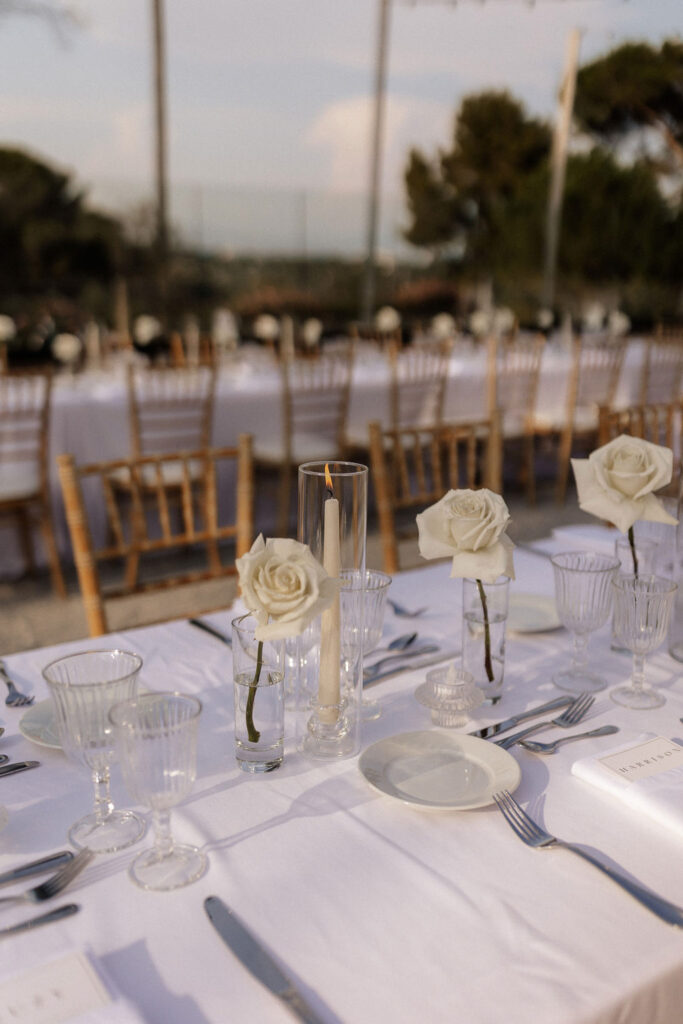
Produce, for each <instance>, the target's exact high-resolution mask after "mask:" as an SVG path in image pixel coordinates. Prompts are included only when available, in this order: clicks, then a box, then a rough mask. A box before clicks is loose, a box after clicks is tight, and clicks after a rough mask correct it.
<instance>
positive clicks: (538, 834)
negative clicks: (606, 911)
mask: <svg viewBox="0 0 683 1024" xmlns="http://www.w3.org/2000/svg"><path fill="white" fill-rule="evenodd" d="M493 799H494V800H495V801H496V804H497V806H498V809H499V810H500V812H501V813H502V815H503V817H504V818H505V820H506V821H507V823H508V825H509V826H510V828H511V829H512V831H513V832H514V833H515V835H516V836H518V837H519V838H520V839H521V840H522V842H523V843H526V844H527V846H532V847H533V848H534V849H536V850H552V849H564V850H571V852H572V853H576V854H577V855H578V856H579V857H582V858H583V859H584V860H587V861H588V863H589V864H592V865H593V866H594V867H596V868H597V869H598V871H602V873H603V874H604V875H607V877H608V878H611V879H612V881H613V882H616V883H617V885H620V886H621V888H622V889H625V890H626V892H628V893H630V894H631V896H633V898H634V899H636V900H638V902H639V903H642V904H643V906H644V907H647V909H648V910H651V911H652V913H653V914H656V915H657V917H660V918H661V919H662V920H663V921H666V923H667V924H672V925H675V927H676V928H683V909H682V908H681V907H677V906H676V904H675V903H669V901H668V900H665V899H664V898H663V897H662V896H657V894H656V893H654V892H650V890H649V889H644V888H643V887H642V886H640V885H638V884H637V883H636V882H632V881H631V879H630V878H626V876H625V875H622V874H620V872H618V871H615V870H614V869H613V868H609V867H607V865H606V864H603V863H601V861H599V860H598V859H597V857H593V855H592V854H590V853H586V851H585V850H582V849H581V847H580V846H575V845H574V844H573V843H565V842H564V840H562V839H557V838H556V837H555V836H553V835H551V834H550V833H549V832H546V831H545V829H542V828H541V827H540V825H537V824H536V822H535V821H534V820H533V818H530V817H529V815H528V814H527V813H526V811H525V810H523V809H522V808H521V807H520V806H519V804H518V803H517V801H516V800H515V799H514V798H513V797H512V796H511V795H510V793H509V792H508V791H507V790H506V789H505V790H502V791H501V792H500V793H494V794H493Z"/></svg>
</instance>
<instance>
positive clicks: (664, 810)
mask: <svg viewBox="0 0 683 1024" xmlns="http://www.w3.org/2000/svg"><path fill="white" fill-rule="evenodd" d="M572 775H575V776H576V777H577V778H579V779H582V780H583V781H584V782H589V783H590V784H591V785H593V786H596V787H597V788H599V789H601V790H602V791H603V792H605V793H607V794H609V795H610V796H613V797H616V799H617V800H619V801H621V802H622V803H624V804H625V805H627V806H628V807H630V808H631V810H633V811H636V812H637V813H639V814H641V815H645V816H647V817H648V818H651V819H652V820H653V821H656V822H658V823H659V824H660V825H663V826H664V827H665V828H668V829H671V830H672V831H673V832H675V833H676V834H677V835H678V836H679V837H680V838H681V839H683V746H681V745H680V744H678V743H675V742H674V741H673V740H671V739H667V738H666V737H664V736H656V735H654V734H652V733H649V734H648V733H646V734H644V735H640V736H634V737H633V739H632V740H631V742H629V743H624V742H623V741H622V743H621V744H619V745H618V746H615V747H612V748H611V749H610V750H607V751H603V752H602V753H601V754H600V755H598V756H595V755H593V756H591V757H585V758H582V759H581V760H579V761H575V762H574V764H573V765H572Z"/></svg>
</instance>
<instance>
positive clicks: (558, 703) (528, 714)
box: [469, 697, 575, 740]
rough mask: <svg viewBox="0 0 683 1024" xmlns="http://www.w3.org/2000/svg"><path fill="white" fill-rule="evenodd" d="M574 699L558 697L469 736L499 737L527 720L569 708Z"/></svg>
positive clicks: (483, 738)
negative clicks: (547, 712)
mask: <svg viewBox="0 0 683 1024" xmlns="http://www.w3.org/2000/svg"><path fill="white" fill-rule="evenodd" d="M574 699H575V698H574V697H556V698H555V700H549V701H548V702H547V703H546V704H539V705H538V706H537V707H535V708H529V710H528V711H520V712H519V714H517V715H513V716H512V717H511V718H506V719H505V721H503V722H496V723H495V725H485V726H484V728H483V729H475V730H474V732H471V733H469V735H470V736H478V737H479V739H481V740H488V739H490V738H491V736H497V735H498V733H499V732H505V730H506V729H512V728H513V727H514V726H515V725H517V724H518V723H519V722H525V721H526V719H527V718H535V717H536V715H544V714H545V713H546V711H554V710H555V708H564V707H567V705H568V704H571V702H572V701H573V700H574Z"/></svg>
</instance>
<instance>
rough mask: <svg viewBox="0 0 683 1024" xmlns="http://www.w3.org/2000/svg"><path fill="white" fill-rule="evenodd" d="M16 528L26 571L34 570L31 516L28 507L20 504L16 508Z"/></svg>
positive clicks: (32, 571) (34, 559) (31, 571)
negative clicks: (19, 506)
mask: <svg viewBox="0 0 683 1024" xmlns="http://www.w3.org/2000/svg"><path fill="white" fill-rule="evenodd" d="M17 528H18V530H19V542H20V544H21V553H22V555H23V556H24V564H25V565H26V571H27V572H28V573H34V572H35V571H36V558H35V553H34V551H33V537H32V535H31V517H30V515H29V511H28V508H26V507H24V506H22V507H21V508H19V509H17Z"/></svg>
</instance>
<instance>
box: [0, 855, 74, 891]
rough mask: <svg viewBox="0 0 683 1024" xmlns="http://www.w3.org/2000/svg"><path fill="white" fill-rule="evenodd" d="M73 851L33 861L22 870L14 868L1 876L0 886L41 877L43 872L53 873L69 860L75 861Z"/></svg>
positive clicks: (21, 868) (23, 865)
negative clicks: (35, 876)
mask: <svg viewBox="0 0 683 1024" xmlns="http://www.w3.org/2000/svg"><path fill="white" fill-rule="evenodd" d="M73 856H74V855H73V853H72V852H71V850H61V851H60V852H59V853H51V854H50V856H49V857H41V858H40V860H32V861H31V863H30V864H22V866H21V867H20V868H13V869H12V871H5V873H4V874H2V875H0V885H11V884H12V882H20V881H22V879H24V878H30V877H31V876H32V875H40V874H42V872H43V871H52V869H53V868H58V867H59V866H60V865H61V864H66V862H67V861H68V860H73Z"/></svg>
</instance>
